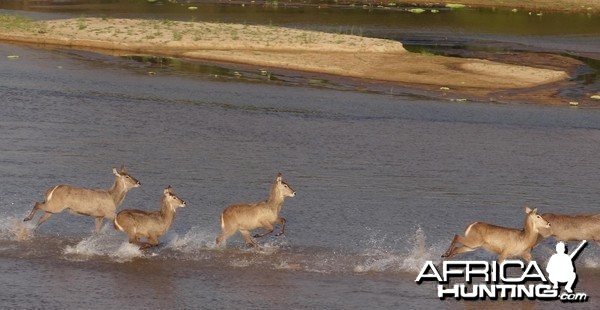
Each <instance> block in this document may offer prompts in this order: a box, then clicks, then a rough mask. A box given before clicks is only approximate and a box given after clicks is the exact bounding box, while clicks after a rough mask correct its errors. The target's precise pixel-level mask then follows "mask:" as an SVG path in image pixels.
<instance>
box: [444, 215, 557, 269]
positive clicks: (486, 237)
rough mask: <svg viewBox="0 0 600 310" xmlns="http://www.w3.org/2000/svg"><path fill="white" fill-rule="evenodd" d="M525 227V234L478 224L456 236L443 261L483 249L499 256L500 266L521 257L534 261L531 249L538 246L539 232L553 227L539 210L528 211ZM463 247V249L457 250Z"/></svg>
mask: <svg viewBox="0 0 600 310" xmlns="http://www.w3.org/2000/svg"><path fill="white" fill-rule="evenodd" d="M525 213H526V214H527V215H526V216H525V224H524V227H523V229H522V230H519V229H516V228H507V227H501V226H496V225H492V224H488V223H483V222H475V223H472V224H471V225H469V227H467V230H466V231H465V236H464V237H461V236H459V235H455V236H454V239H453V240H452V243H450V246H449V247H448V250H447V251H446V253H444V255H442V257H452V256H454V255H456V254H459V253H465V252H471V251H474V250H475V249H477V248H480V247H483V248H484V249H486V250H487V251H488V252H492V253H496V254H498V262H502V261H504V260H505V259H507V258H510V257H516V256H520V257H522V258H523V259H525V260H526V261H527V262H529V261H530V260H531V249H532V248H533V247H534V246H535V245H536V243H537V239H538V235H539V232H540V228H544V227H545V228H549V227H550V223H549V222H548V221H546V220H545V219H544V218H543V217H542V216H540V215H539V214H537V208H536V209H533V210H531V209H530V208H528V207H525ZM457 243H460V244H461V245H462V246H461V247H457V246H456V244H457Z"/></svg>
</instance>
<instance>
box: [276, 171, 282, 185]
mask: <svg viewBox="0 0 600 310" xmlns="http://www.w3.org/2000/svg"><path fill="white" fill-rule="evenodd" d="M282 178H283V175H282V174H281V172H279V173H278V174H277V179H276V180H277V183H281V179H282Z"/></svg>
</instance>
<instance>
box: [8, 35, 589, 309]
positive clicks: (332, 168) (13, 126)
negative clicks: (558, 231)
mask: <svg viewBox="0 0 600 310" xmlns="http://www.w3.org/2000/svg"><path fill="white" fill-rule="evenodd" d="M10 55H18V56H19V57H18V58H15V57H10V58H9V57H7V56H10ZM0 56H1V57H0V66H1V70H0V94H2V99H1V100H2V101H1V102H2V104H1V106H2V113H0V132H1V135H0V161H1V162H2V164H1V165H0V184H1V185H2V190H1V193H2V199H1V200H0V273H1V274H2V277H1V279H2V280H0V285H1V287H2V290H1V293H0V304H1V305H2V307H3V308H48V309H54V308H60V309H67V308H68V309H75V308H78V309H80V308H86V309H106V308H109V309H116V308H125V309H127V308H154V309H188V308H189V309H198V308H210V309H212V308H228V309H230V308H294V309H297V308H313V309H314V308H336V309H350V308H367V307H368V308H434V307H435V308H438V307H443V308H469V307H473V306H481V305H484V306H486V307H493V308H505V307H507V306H510V307H525V308H560V307H562V306H564V304H562V303H561V302H560V301H546V302H536V301H492V302H486V303H481V302H479V303H477V302H473V301H455V300H453V299H449V300H448V299H447V300H444V301H441V300H439V299H438V298H437V296H436V293H437V292H436V287H435V285H434V283H431V282H426V283H423V284H421V285H417V284H416V283H415V278H416V277H417V274H418V272H419V270H420V269H421V267H422V266H423V265H424V263H425V262H426V261H428V260H432V261H435V262H439V260H440V258H439V257H440V255H441V254H442V253H443V252H444V251H445V250H446V248H447V246H448V244H449V242H450V241H451V240H452V237H453V236H454V234H462V233H463V232H464V229H465V227H466V226H467V225H468V224H469V223H471V222H473V221H485V222H489V223H494V224H497V225H502V226H507V227H522V224H523V217H524V212H523V205H528V206H530V207H537V208H539V211H540V212H542V213H543V212H556V213H572V214H581V213H597V210H598V205H597V202H598V200H599V198H600V197H599V194H598V190H597V189H598V188H599V187H600V179H599V178H598V173H597V157H598V153H599V152H600V110H597V109H581V108H579V109H578V108H564V107H545V106H539V105H520V104H511V105H500V104H489V103H477V102H447V101H438V100H432V99H427V98H424V97H421V96H417V95H411V94H402V93H400V94H397V93H396V94H386V93H383V92H378V93H370V92H360V91H356V90H352V89H350V90H349V89H345V88H339V87H330V86H328V85H326V86H325V87H323V86H322V85H316V86H314V85H313V86H310V85H305V84H301V85H302V86H297V85H295V84H294V83H290V82H277V81H268V80H264V79H263V80H261V79H259V78H256V79H250V80H245V79H242V80H238V79H235V78H229V77H225V78H224V77H222V76H221V74H220V72H221V71H218V70H217V69H214V70H217V71H211V69H210V68H215V67H211V66H204V67H203V68H204V70H203V71H193V72H187V71H185V70H176V69H175V68H173V67H172V66H170V65H165V64H164V63H162V62H159V63H157V62H150V61H144V60H142V61H140V59H138V58H127V57H123V58H115V57H111V56H103V55H98V54H94V53H89V52H78V51H71V50H66V49H60V48H44V47H32V46H21V45H11V44H0ZM243 69H244V70H251V69H249V68H247V67H244V68H243ZM254 70H255V71H257V72H258V68H254ZM149 72H152V74H149ZM257 76H260V74H257ZM294 78H296V77H295V76H294V75H293V73H289V75H288V76H286V77H282V79H287V80H294ZM298 79H309V80H310V77H309V78H306V77H304V76H300V77H298ZM309 84H310V83H309ZM122 163H124V164H126V166H127V170H128V172H129V173H130V174H131V175H133V176H135V177H136V178H138V179H139V180H140V181H141V183H142V186H141V187H140V188H136V189H133V190H132V191H131V192H129V194H128V195H127V197H126V199H125V201H124V204H123V208H138V209H147V210H151V209H157V208H158V207H159V199H160V195H161V193H162V190H163V189H164V188H165V187H166V186H167V185H172V186H173V188H174V191H175V192H176V193H177V194H178V195H179V196H180V197H182V198H183V199H185V200H186V201H187V207H185V208H182V209H179V210H178V213H177V215H176V218H175V221H174V223H173V226H172V227H171V230H170V231H169V232H168V233H167V234H166V235H165V236H163V237H162V238H161V241H162V244H161V246H160V247H158V248H156V249H151V250H149V251H146V252H141V251H139V250H138V249H136V248H135V247H133V246H131V245H129V244H128V243H127V242H126V236H125V235H124V234H123V233H121V232H118V231H115V230H114V229H113V228H112V226H111V225H108V224H105V226H104V228H103V230H102V232H101V233H100V234H94V232H93V228H94V223H93V220H92V219H90V218H87V217H82V216H77V215H73V214H69V213H67V212H64V213H61V214H57V215H55V216H53V217H52V218H50V220H48V222H46V223H45V224H44V225H43V226H41V227H40V229H39V230H37V231H36V232H35V233H33V232H31V229H32V227H33V225H34V223H32V222H33V221H32V222H28V223H23V222H22V219H23V218H24V217H25V216H26V215H27V213H28V212H29V211H30V210H31V207H33V205H34V203H35V201H41V200H43V193H44V191H45V190H46V189H47V188H49V187H51V186H54V185H56V184H60V183H67V184H74V185H78V186H85V187H90V188H108V187H109V186H110V185H111V182H112V180H113V176H112V173H111V168H112V167H118V166H120V165H121V164H122ZM278 172H282V173H283V175H284V180H285V181H286V182H287V183H289V184H290V185H291V186H292V187H293V188H294V189H295V190H296V192H297V195H296V197H293V198H288V199H287V200H286V202H285V205H284V208H283V211H282V213H281V215H282V216H283V217H285V218H286V219H287V226H286V234H285V235H284V236H280V237H274V236H268V237H265V238H263V239H260V240H259V241H258V242H259V243H260V244H261V247H260V248H259V249H248V248H246V247H245V246H244V244H243V241H242V239H241V238H240V236H239V235H236V236H234V237H232V238H231V239H230V240H228V242H227V245H226V247H224V248H216V247H215V245H214V238H215V237H216V235H217V234H218V233H219V229H220V228H219V214H220V212H221V211H222V210H223V208H224V207H225V206H227V205H228V204H231V203H236V202H244V201H246V202H251V201H258V200H262V199H264V198H266V197H267V194H268V190H269V188H270V185H271V183H272V182H273V180H274V178H275V175H276V174H277V173H278ZM38 216H39V215H38ZM36 220H37V217H36V219H35V221H36ZM554 245H555V242H554V241H552V240H549V239H547V240H545V241H543V242H542V243H541V244H540V245H539V246H538V247H536V248H535V249H534V250H533V256H534V259H535V260H536V261H537V262H538V263H539V264H540V265H541V266H545V263H546V261H547V260H548V258H549V257H550V255H551V254H553V253H554ZM572 245H575V244H572ZM457 259H464V260H493V259H494V256H492V255H491V254H488V253H487V252H485V251H482V250H479V251H475V252H472V253H468V254H464V255H462V257H459V258H457ZM576 266H577V274H578V276H579V282H578V283H577V287H576V291H578V292H585V293H587V294H588V297H589V300H588V302H586V303H583V304H572V306H573V307H581V308H597V307H598V305H599V304H600V292H599V291H598V285H599V284H600V281H599V280H600V267H599V266H600V248H598V246H597V245H595V244H592V245H590V246H588V247H586V248H585V249H584V251H583V252H582V254H581V255H580V256H579V257H578V258H577V261H576Z"/></svg>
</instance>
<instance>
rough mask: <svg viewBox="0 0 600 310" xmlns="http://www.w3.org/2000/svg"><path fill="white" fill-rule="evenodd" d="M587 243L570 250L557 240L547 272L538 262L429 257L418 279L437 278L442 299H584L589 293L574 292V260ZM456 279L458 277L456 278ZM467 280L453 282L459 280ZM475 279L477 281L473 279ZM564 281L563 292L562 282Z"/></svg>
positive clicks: (439, 295) (438, 290)
mask: <svg viewBox="0 0 600 310" xmlns="http://www.w3.org/2000/svg"><path fill="white" fill-rule="evenodd" d="M586 244H587V241H585V240H583V241H582V242H581V243H580V244H579V246H578V247H577V248H576V249H575V250H574V251H572V252H571V254H568V253H567V249H566V246H565V244H564V243H563V242H558V243H557V244H556V253H555V254H552V256H551V257H550V259H549V260H548V264H547V265H546V272H547V274H548V276H547V278H546V275H545V274H544V273H543V272H542V270H541V269H540V267H539V266H538V264H537V262H535V261H533V260H532V261H530V262H527V263H524V262H522V261H520V260H505V261H502V262H500V263H496V262H495V261H493V262H488V261H443V262H442V263H441V264H439V265H437V266H436V265H435V264H434V263H433V262H432V261H426V262H425V264H424V265H423V268H421V271H420V272H419V274H418V276H417V278H416V279H415V282H417V284H421V283H423V282H424V281H436V282H437V296H438V297H439V298H440V299H442V300H443V299H445V298H452V297H454V298H455V299H466V300H477V299H488V298H489V299H492V300H496V299H498V298H501V299H513V300H523V299H530V300H535V299H539V300H560V301H563V302H583V301H587V300H588V296H587V294H586V293H574V292H573V289H574V286H575V284H576V282H577V274H576V273H575V264H574V261H575V259H576V258H577V256H578V255H579V254H580V253H581V250H582V249H583V248H584V246H585V245H586ZM453 280H456V281H453ZM461 280H463V281H464V283H453V284H451V282H460V281H461ZM474 280H478V281H475V282H477V283H474ZM562 284H564V290H565V291H566V292H563V293H562V294H561V292H560V285H562Z"/></svg>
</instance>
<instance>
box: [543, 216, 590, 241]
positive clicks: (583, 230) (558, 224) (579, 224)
mask: <svg viewBox="0 0 600 310" xmlns="http://www.w3.org/2000/svg"><path fill="white" fill-rule="evenodd" d="M542 217H544V218H545V219H546V220H547V221H549V222H550V223H552V227H550V228H544V229H541V230H540V235H541V236H542V237H543V238H546V237H549V236H552V237H554V239H556V240H558V241H565V242H566V241H582V240H593V241H596V243H600V214H594V215H566V214H554V213H544V214H543V215H542ZM541 239H542V238H540V241H541Z"/></svg>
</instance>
